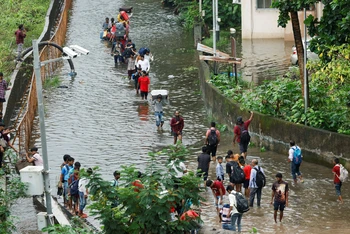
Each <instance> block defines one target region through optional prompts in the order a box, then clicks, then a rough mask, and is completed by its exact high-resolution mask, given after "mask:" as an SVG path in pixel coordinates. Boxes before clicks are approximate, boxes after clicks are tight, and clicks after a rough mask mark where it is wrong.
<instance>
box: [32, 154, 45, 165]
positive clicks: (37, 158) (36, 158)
mask: <svg viewBox="0 0 350 234" xmlns="http://www.w3.org/2000/svg"><path fill="white" fill-rule="evenodd" d="M33 158H34V165H35V166H44V162H43V158H42V157H41V156H40V154H38V153H36V154H34V155H33Z"/></svg>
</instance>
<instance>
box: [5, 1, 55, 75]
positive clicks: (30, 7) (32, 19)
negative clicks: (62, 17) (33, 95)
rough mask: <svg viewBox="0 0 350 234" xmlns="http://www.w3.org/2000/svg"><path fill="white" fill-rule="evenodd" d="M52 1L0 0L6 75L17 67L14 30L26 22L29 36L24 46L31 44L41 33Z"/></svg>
mask: <svg viewBox="0 0 350 234" xmlns="http://www.w3.org/2000/svg"><path fill="white" fill-rule="evenodd" d="M49 4H50V1H47V0H21V1H16V0H6V1H0V9H1V20H0V32H1V33H0V71H2V72H3V73H4V75H5V77H7V76H9V75H10V74H11V73H12V71H13V69H14V68H15V65H16V64H15V62H14V59H15V57H16V54H15V52H16V49H17V45H16V38H15V35H14V32H15V31H16V30H17V29H18V25H19V24H24V27H25V29H26V30H27V37H26V38H25V40H24V47H29V46H31V43H32V40H33V39H36V38H38V37H39V35H40V34H41V32H42V30H43V27H44V22H45V17H44V16H45V15H46V11H47V9H48V7H49Z"/></svg>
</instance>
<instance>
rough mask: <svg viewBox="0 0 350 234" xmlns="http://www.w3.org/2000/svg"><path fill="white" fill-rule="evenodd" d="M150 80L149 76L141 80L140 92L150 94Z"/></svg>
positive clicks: (142, 77)
mask: <svg viewBox="0 0 350 234" xmlns="http://www.w3.org/2000/svg"><path fill="white" fill-rule="evenodd" d="M150 83H151V82H150V80H149V77H148V76H141V77H140V78H139V84H140V90H141V91H142V92H148V85H149V84H150Z"/></svg>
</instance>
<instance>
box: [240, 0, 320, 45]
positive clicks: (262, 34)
mask: <svg viewBox="0 0 350 234" xmlns="http://www.w3.org/2000/svg"><path fill="white" fill-rule="evenodd" d="M241 7H242V38H243V39H252V38H284V40H286V41H293V40H294V37H293V30H292V24H291V22H290V21H289V23H288V24H287V26H286V28H282V27H278V23H277V20H278V16H279V10H277V9H275V8H265V9H260V8H257V0H245V1H242V3H241ZM306 14H307V16H308V15H310V14H312V15H314V16H318V17H319V16H320V15H321V14H322V5H321V4H317V5H316V8H315V9H314V10H312V11H307V12H306ZM298 15H299V21H300V22H299V23H300V29H301V33H302V37H304V36H303V35H304V33H305V31H304V23H303V22H304V13H303V11H300V12H298Z"/></svg>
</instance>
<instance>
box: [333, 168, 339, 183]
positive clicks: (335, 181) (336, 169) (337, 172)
mask: <svg viewBox="0 0 350 234" xmlns="http://www.w3.org/2000/svg"><path fill="white" fill-rule="evenodd" d="M332 172H335V175H334V183H335V184H340V179H339V177H338V176H340V166H339V164H337V165H335V166H334V167H333V170H332Z"/></svg>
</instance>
